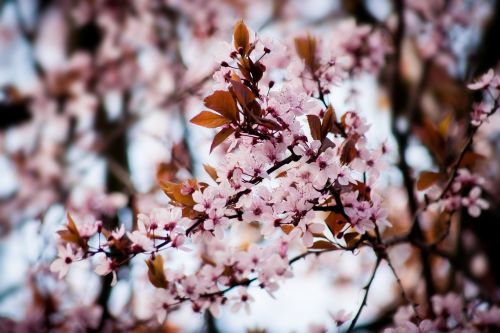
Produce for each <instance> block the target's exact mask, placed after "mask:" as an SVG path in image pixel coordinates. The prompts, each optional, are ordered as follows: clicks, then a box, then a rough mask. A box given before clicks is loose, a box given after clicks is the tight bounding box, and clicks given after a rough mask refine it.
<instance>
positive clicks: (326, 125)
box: [321, 105, 340, 138]
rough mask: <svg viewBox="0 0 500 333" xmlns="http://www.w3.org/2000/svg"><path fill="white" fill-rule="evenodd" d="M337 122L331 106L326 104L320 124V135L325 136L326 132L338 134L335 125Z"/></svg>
mask: <svg viewBox="0 0 500 333" xmlns="http://www.w3.org/2000/svg"><path fill="white" fill-rule="evenodd" d="M336 122H337V117H336V115H335V111H334V110H333V107H332V106H331V105H330V106H328V110H326V112H325V116H324V117H323V123H322V124H321V137H322V138H326V135H327V134H328V133H330V132H331V133H334V134H338V133H340V131H339V129H338V128H337V126H336V125H335V123H336Z"/></svg>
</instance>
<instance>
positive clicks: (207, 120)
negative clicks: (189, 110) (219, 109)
mask: <svg viewBox="0 0 500 333" xmlns="http://www.w3.org/2000/svg"><path fill="white" fill-rule="evenodd" d="M191 122H192V123H193V124H196V125H199V126H203V127H208V128H216V127H220V126H222V125H226V124H229V123H230V122H231V121H230V120H229V119H227V118H225V117H223V116H219V115H218V114H216V113H213V112H209V111H201V112H200V113H198V114H197V115H196V116H195V117H194V118H193V119H191Z"/></svg>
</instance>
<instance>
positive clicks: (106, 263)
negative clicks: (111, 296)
mask: <svg viewBox="0 0 500 333" xmlns="http://www.w3.org/2000/svg"><path fill="white" fill-rule="evenodd" d="M115 269H116V267H115V264H114V262H113V261H112V260H110V259H108V258H107V257H106V256H104V255H102V256H99V258H98V264H97V265H96V267H95V269H94V271H95V272H96V273H97V274H99V275H108V274H109V273H113V280H112V281H111V285H112V286H114V285H115V284H116V282H117V277H116V271H115Z"/></svg>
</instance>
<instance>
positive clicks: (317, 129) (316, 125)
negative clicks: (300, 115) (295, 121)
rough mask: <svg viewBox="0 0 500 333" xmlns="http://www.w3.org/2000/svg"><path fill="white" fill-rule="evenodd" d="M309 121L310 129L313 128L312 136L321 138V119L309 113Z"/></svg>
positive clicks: (317, 138) (315, 138)
mask: <svg viewBox="0 0 500 333" xmlns="http://www.w3.org/2000/svg"><path fill="white" fill-rule="evenodd" d="M307 122H308V123H309V129H310V130H311V136H312V138H313V139H314V140H321V138H322V137H321V120H320V119H319V117H318V116H315V115H311V114H309V115H307Z"/></svg>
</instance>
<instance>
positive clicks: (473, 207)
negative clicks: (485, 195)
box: [462, 186, 490, 217]
mask: <svg viewBox="0 0 500 333" xmlns="http://www.w3.org/2000/svg"><path fill="white" fill-rule="evenodd" d="M462 205H463V206H464V207H466V208H467V211H468V213H469V215H470V216H472V217H478V216H479V215H480V214H481V210H484V209H488V208H489V207H490V205H489V203H488V201H486V200H484V199H482V198H481V188H480V187H477V186H476V187H474V188H473V189H472V190H471V191H470V192H469V195H468V196H467V197H465V198H462Z"/></svg>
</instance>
